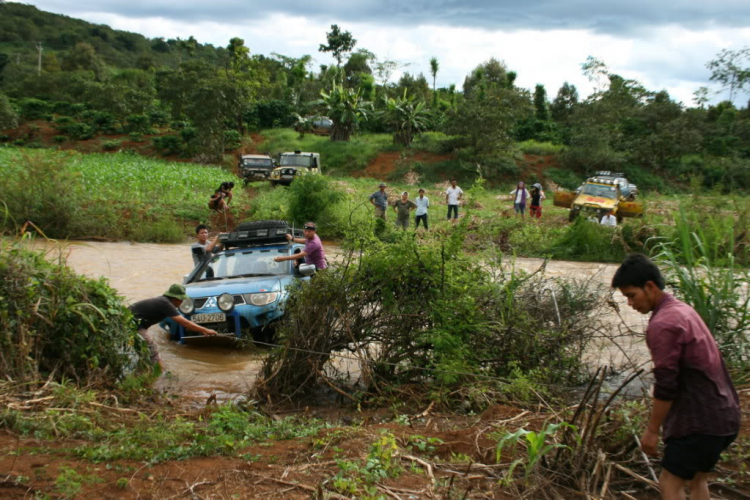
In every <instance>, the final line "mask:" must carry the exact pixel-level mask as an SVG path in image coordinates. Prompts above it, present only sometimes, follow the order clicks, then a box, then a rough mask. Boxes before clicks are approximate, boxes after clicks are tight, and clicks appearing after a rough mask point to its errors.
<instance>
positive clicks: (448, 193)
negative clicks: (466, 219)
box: [445, 179, 464, 224]
mask: <svg viewBox="0 0 750 500" xmlns="http://www.w3.org/2000/svg"><path fill="white" fill-rule="evenodd" d="M463 195H464V192H463V190H462V189H461V188H460V187H458V186H456V179H451V187H449V188H448V189H446V190H445V201H446V202H447V203H448V220H450V219H451V211H453V223H454V224H455V223H456V221H457V220H458V200H460V199H461V197H462V196H463Z"/></svg>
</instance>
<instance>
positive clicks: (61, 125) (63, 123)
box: [55, 116, 75, 131]
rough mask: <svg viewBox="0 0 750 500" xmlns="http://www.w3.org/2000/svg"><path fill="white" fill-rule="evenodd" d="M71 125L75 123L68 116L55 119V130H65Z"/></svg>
mask: <svg viewBox="0 0 750 500" xmlns="http://www.w3.org/2000/svg"><path fill="white" fill-rule="evenodd" d="M73 123H75V120H74V119H73V118H72V117H70V116H58V117H57V118H56V119H55V128H56V129H57V130H60V131H62V130H64V129H65V127H67V126H68V125H71V124H73Z"/></svg>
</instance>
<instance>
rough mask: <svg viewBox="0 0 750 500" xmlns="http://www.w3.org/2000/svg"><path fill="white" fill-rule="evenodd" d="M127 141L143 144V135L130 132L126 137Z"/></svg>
mask: <svg viewBox="0 0 750 500" xmlns="http://www.w3.org/2000/svg"><path fill="white" fill-rule="evenodd" d="M128 139H130V140H131V141H132V142H143V134H141V133H140V132H132V133H130V134H129V135H128Z"/></svg>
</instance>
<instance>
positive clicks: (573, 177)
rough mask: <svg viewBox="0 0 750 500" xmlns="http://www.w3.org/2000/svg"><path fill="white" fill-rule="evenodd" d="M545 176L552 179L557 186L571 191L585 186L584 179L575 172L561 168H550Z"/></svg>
mask: <svg viewBox="0 0 750 500" xmlns="http://www.w3.org/2000/svg"><path fill="white" fill-rule="evenodd" d="M544 175H546V176H547V177H548V178H549V179H551V180H552V182H554V183H555V184H557V185H559V186H561V187H564V188H565V189H570V190H573V189H576V188H577V187H579V186H580V185H581V184H583V181H584V180H585V178H584V177H582V176H579V175H578V174H576V173H575V172H572V171H570V170H563V169H560V168H548V169H547V170H545V172H544Z"/></svg>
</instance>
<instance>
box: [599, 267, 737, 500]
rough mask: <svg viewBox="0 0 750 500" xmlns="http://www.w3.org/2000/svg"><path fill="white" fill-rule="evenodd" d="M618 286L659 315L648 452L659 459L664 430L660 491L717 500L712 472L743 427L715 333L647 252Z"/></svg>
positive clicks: (668, 498)
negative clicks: (668, 285) (674, 291)
mask: <svg viewBox="0 0 750 500" xmlns="http://www.w3.org/2000/svg"><path fill="white" fill-rule="evenodd" d="M612 287H613V288H617V289H619V290H620V292H621V293H622V294H623V295H624V296H625V297H627V299H628V305H629V306H630V307H632V308H633V309H635V310H636V311H638V312H639V313H641V314H648V313H653V314H652V316H651V319H650V320H649V323H648V328H647V329H646V344H647V345H648V349H649V351H650V352H651V359H652V361H653V363H654V379H655V381H654V389H653V402H652V403H653V404H652V408H651V416H650V418H649V421H648V425H647V426H646V430H645V431H644V433H643V437H641V448H643V451H644V452H645V453H646V454H648V455H651V456H656V453H657V452H656V446H657V444H658V443H659V430H660V429H662V430H663V433H664V434H663V438H664V444H665V448H664V458H663V459H662V463H661V465H662V472H661V475H660V476H659V489H660V490H661V496H662V498H663V499H665V500H683V499H684V498H685V486H686V485H689V486H690V498H691V500H709V499H710V498H711V496H710V494H709V491H708V473H709V472H710V471H711V470H712V469H713V468H714V466H715V465H716V463H717V462H718V461H719V456H720V455H721V453H722V452H723V451H724V450H725V449H726V448H727V447H728V446H729V445H730V444H731V443H732V441H734V439H735V438H736V437H737V434H738V433H739V429H740V407H739V398H738V396H737V392H736V391H735V389H734V386H733V385H732V379H731V378H730V376H729V372H728V371H727V369H726V366H725V365H724V360H723V359H722V357H721V353H719V348H718V347H717V345H716V341H715V340H714V338H713V336H712V335H711V332H710V331H709V330H708V327H706V324H705V323H704V322H703V319H701V317H700V316H699V315H698V313H697V312H696V311H695V309H693V308H692V307H690V306H689V305H688V304H685V303H684V302H682V301H680V300H677V299H676V298H674V297H673V296H672V295H670V294H668V293H666V292H664V278H663V277H662V275H661V272H660V271H659V268H658V267H656V265H655V264H654V263H653V262H652V261H651V260H650V259H649V258H648V257H646V256H645V255H642V254H633V255H630V256H628V257H627V258H626V259H625V261H624V262H623V263H622V265H621V266H620V267H619V269H617V272H615V276H614V278H613V279H612Z"/></svg>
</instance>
